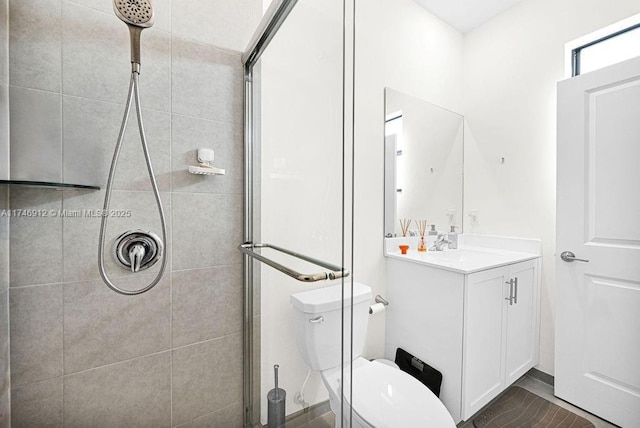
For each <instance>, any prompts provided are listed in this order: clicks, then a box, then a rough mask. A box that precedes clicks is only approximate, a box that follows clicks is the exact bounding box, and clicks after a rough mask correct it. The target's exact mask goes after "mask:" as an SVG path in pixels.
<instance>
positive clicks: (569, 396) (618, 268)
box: [555, 58, 640, 427]
mask: <svg viewBox="0 0 640 428" xmlns="http://www.w3.org/2000/svg"><path fill="white" fill-rule="evenodd" d="M557 154H558V159H557V161H558V177H557V180H558V182H557V183H558V184H557V242H556V245H557V246H556V252H557V263H556V266H557V269H556V284H557V285H556V287H557V288H556V290H557V291H556V293H557V294H556V351H555V352H556V354H555V361H556V371H555V394H556V395H557V396H558V397H560V398H562V399H564V400H566V401H569V402H571V403H573V404H575V405H576V406H578V407H581V408H583V409H585V410H587V411H589V412H592V413H594V414H596V415H598V416H600V417H601V418H604V419H606V420H609V421H611V422H613V423H615V424H617V425H620V426H622V427H632V426H638V423H639V421H640V58H635V59H632V60H629V61H626V62H623V63H620V64H616V65H613V66H610V67H607V68H604V69H601V70H597V71H594V72H591V73H587V74H584V75H581V76H578V77H575V78H572V79H569V80H565V81H563V82H560V83H559V84H558V150H557ZM565 251H571V252H573V253H574V254H575V257H576V258H580V259H585V260H588V262H586V261H564V260H562V259H561V253H563V252H565Z"/></svg>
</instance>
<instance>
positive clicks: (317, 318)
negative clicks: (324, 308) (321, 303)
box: [309, 315, 324, 324]
mask: <svg viewBox="0 0 640 428" xmlns="http://www.w3.org/2000/svg"><path fill="white" fill-rule="evenodd" d="M309 322H310V323H311V324H319V323H322V322H324V317H323V316H322V315H320V316H319V317H316V318H311V319H310V320H309Z"/></svg>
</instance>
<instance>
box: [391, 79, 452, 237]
mask: <svg viewBox="0 0 640 428" xmlns="http://www.w3.org/2000/svg"><path fill="white" fill-rule="evenodd" d="M384 144H385V148H384V150H385V156H384V159H385V160H384V162H385V174H384V186H385V191H384V211H385V215H384V235H385V236H386V237H394V236H402V231H401V228H400V220H401V219H411V220H414V221H412V222H411V226H410V229H411V230H414V229H417V225H416V223H415V220H427V222H428V223H429V224H430V225H432V224H433V225H435V226H436V230H437V231H438V232H448V231H449V230H450V228H451V226H457V227H458V228H459V229H457V230H458V231H459V232H462V203H463V162H464V155H463V149H464V117H463V116H462V115H460V114H457V113H454V112H452V111H450V110H447V109H444V108H442V107H438V106H436V105H434V104H431V103H429V102H426V101H423V100H420V99H418V98H415V97H413V96H410V95H407V94H403V93H402V92H398V91H396V90H393V89H391V88H385V138H384Z"/></svg>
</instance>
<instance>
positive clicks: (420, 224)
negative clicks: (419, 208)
mask: <svg viewBox="0 0 640 428" xmlns="http://www.w3.org/2000/svg"><path fill="white" fill-rule="evenodd" d="M416 224H417V225H418V230H419V231H420V245H418V251H427V246H426V244H425V243H424V234H425V233H426V231H427V220H416Z"/></svg>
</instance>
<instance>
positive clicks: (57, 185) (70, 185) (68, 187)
mask: <svg viewBox="0 0 640 428" xmlns="http://www.w3.org/2000/svg"><path fill="white" fill-rule="evenodd" d="M0 184H12V185H17V186H31V187H44V188H50V189H56V190H73V189H76V190H100V187H99V186H89V185H86V184H73V183H56V182H51V181H29V180H0Z"/></svg>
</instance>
